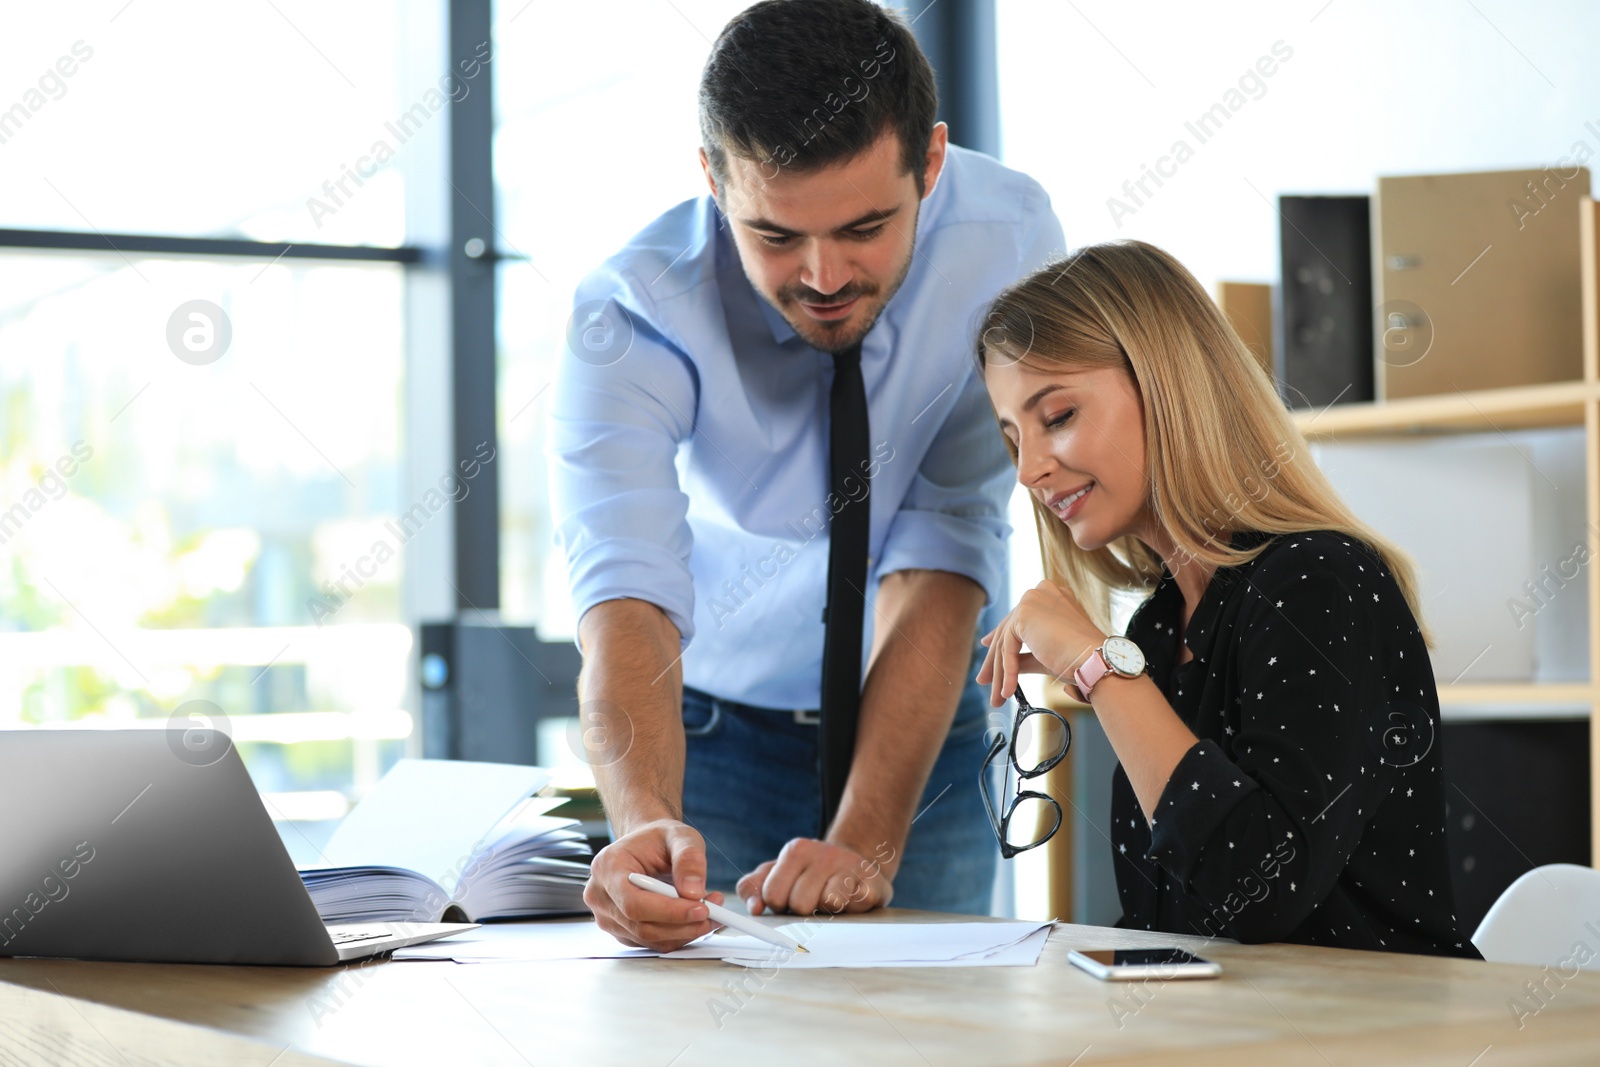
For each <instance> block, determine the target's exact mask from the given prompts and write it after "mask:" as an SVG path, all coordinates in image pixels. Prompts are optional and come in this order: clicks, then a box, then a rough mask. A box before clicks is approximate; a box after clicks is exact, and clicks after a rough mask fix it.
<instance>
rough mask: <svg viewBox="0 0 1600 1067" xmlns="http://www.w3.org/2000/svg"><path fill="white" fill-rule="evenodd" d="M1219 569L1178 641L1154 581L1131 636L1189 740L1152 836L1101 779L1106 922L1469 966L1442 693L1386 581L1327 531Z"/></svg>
mask: <svg viewBox="0 0 1600 1067" xmlns="http://www.w3.org/2000/svg"><path fill="white" fill-rule="evenodd" d="M1267 541H1273V542H1274V543H1273V544H1271V545H1270V546H1269V547H1268V548H1267V549H1266V550H1265V551H1264V552H1262V553H1261V555H1260V556H1258V557H1257V558H1256V559H1254V560H1252V561H1251V562H1249V563H1245V564H1243V565H1241V566H1239V567H1223V568H1219V569H1218V570H1217V572H1216V573H1215V574H1214V575H1213V576H1212V579H1211V583H1210V584H1209V585H1208V586H1207V587H1206V591H1205V594H1204V595H1203V596H1202V597H1201V600H1200V603H1199V605H1198V606H1197V607H1196V609H1195V611H1194V615H1193V617H1192V618H1191V619H1190V620H1189V623H1188V628H1187V632H1186V633H1184V634H1183V638H1184V640H1185V641H1186V643H1187V644H1188V646H1189V648H1190V650H1191V651H1192V652H1193V654H1194V658H1193V659H1191V660H1189V661H1188V662H1186V663H1182V664H1179V663H1178V662H1177V659H1178V651H1179V645H1178V639H1179V633H1178V628H1179V626H1180V625H1181V623H1182V619H1183V606H1184V602H1183V594H1182V593H1181V591H1180V590H1179V589H1178V586H1177V584H1176V583H1175V582H1174V581H1173V579H1172V576H1171V573H1170V572H1167V571H1164V572H1163V575H1162V578H1161V581H1160V582H1159V583H1158V584H1157V586H1156V588H1155V590H1154V592H1152V593H1151V595H1150V596H1149V597H1148V598H1147V599H1146V600H1145V601H1144V603H1143V604H1141V605H1140V606H1139V609H1138V610H1137V611H1136V612H1135V613H1134V616H1133V619H1132V620H1131V621H1130V622H1129V624H1128V636H1129V637H1130V638H1132V639H1133V641H1134V642H1136V643H1137V644H1138V645H1139V647H1140V648H1141V649H1142V650H1143V651H1144V654H1145V658H1146V661H1147V663H1148V664H1149V671H1150V676H1151V678H1152V679H1154V680H1155V682H1156V684H1157V685H1158V686H1160V687H1161V689H1162V692H1164V693H1165V694H1166V697H1167V700H1168V702H1169V703H1170V704H1171V705H1172V707H1173V709H1174V710H1175V711H1176V712H1177V713H1178V716H1179V717H1180V718H1181V719H1182V720H1183V721H1184V723H1185V724H1186V725H1187V726H1188V727H1189V729H1190V730H1192V731H1193V732H1194V735H1195V736H1196V737H1198V738H1199V739H1200V740H1199V741H1198V742H1197V743H1196V744H1195V745H1194V747H1192V748H1191V749H1189V751H1188V752H1187V753H1186V754H1185V755H1184V757H1183V759H1182V760H1181V761H1179V763H1178V766H1177V769H1176V770H1174V771H1173V772H1172V778H1171V779H1170V780H1169V781H1168V782H1167V785H1166V788H1165V789H1164V790H1163V791H1162V794H1161V799H1160V800H1159V802H1158V803H1157V806H1156V816H1155V818H1154V820H1152V822H1151V823H1150V824H1149V825H1147V824H1146V822H1145V818H1144V815H1143V813H1142V812H1141V810H1140V808H1139V804H1138V801H1137V800H1136V799H1135V797H1134V793H1133V787H1132V786H1131V785H1130V784H1129V782H1128V776H1127V774H1126V772H1124V770H1123V769H1122V767H1121V766H1120V765H1118V767H1117V769H1116V771H1115V773H1114V775H1113V777H1112V794H1111V797H1112V800H1111V813H1112V834H1111V838H1112V848H1113V862H1114V864H1115V869H1116V876H1117V888H1118V892H1119V894H1120V896H1121V900H1122V906H1123V916H1122V921H1121V923H1120V924H1119V925H1121V926H1125V927H1130V928H1133V929H1137V930H1161V931H1164V932H1167V933H1174V934H1199V935H1204V936H1219V937H1231V938H1236V939H1238V940H1240V941H1245V942H1261V941H1292V942H1298V943H1300V944H1308V945H1329V946H1337V947H1340V948H1360V949H1374V950H1378V951H1389V952H1418V953H1428V954H1436V955H1444V956H1464V957H1468V958H1472V959H1478V958H1481V957H1480V955H1479V953H1478V951H1477V949H1476V948H1474V947H1473V944H1472V942H1471V941H1470V940H1469V939H1468V936H1467V935H1466V934H1464V933H1463V932H1462V931H1461V928H1460V924H1459V923H1458V922H1457V920H1456V915H1455V902H1454V897H1453V894H1452V893H1451V890H1450V869H1449V860H1448V858H1447V856H1446V851H1445V836H1444V821H1445V814H1444V806H1445V797H1444V783H1443V778H1442V775H1441V772H1440V764H1439V745H1438V743H1437V741H1438V722H1439V697H1438V692H1437V690H1436V689H1435V687H1434V680H1433V669H1432V666H1431V664H1430V663H1429V660H1428V651H1427V647H1426V646H1425V645H1424V644H1423V641H1422V636H1421V634H1420V632H1419V631H1418V629H1417V624H1416V618H1415V616H1413V615H1412V613H1411V610H1410V608H1409V607H1408V605H1407V604H1406V601H1405V597H1404V595H1403V594H1402V593H1401V592H1400V587H1399V585H1397V584H1396V583H1395V580H1394V578H1393V577H1392V576H1391V575H1390V573H1389V571H1388V568H1387V567H1386V566H1385V565H1384V564H1383V562H1382V560H1381V558H1380V557H1378V556H1377V555H1376V554H1375V553H1374V552H1373V551H1372V550H1371V549H1370V548H1368V547H1367V546H1366V545H1365V544H1364V543H1363V542H1361V541H1359V540H1355V539H1353V538H1350V537H1347V536H1345V535H1343V534H1339V533H1336V532H1333V531H1316V532H1312V533H1298V534H1284V535H1277V536H1276V537H1274V536H1273V535H1268V534H1263V533H1257V532H1250V531H1245V532H1241V533H1237V534H1235V535H1234V537H1233V544H1234V545H1235V546H1236V547H1250V546H1254V545H1257V544H1261V543H1263V542H1267Z"/></svg>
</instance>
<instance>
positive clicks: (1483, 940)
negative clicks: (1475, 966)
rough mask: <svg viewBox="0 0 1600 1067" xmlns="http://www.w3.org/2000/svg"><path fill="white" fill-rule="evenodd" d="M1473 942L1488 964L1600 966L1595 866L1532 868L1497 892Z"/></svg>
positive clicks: (1599, 876)
mask: <svg viewBox="0 0 1600 1067" xmlns="http://www.w3.org/2000/svg"><path fill="white" fill-rule="evenodd" d="M1472 943H1473V944H1474V945H1477V946H1478V951H1479V952H1481V953H1483V958H1484V959H1486V960H1488V961H1489V962H1491V963H1526V964H1531V965H1533V966H1535V967H1539V966H1543V965H1546V964H1549V965H1550V966H1560V967H1562V968H1563V969H1570V968H1572V967H1573V966H1575V965H1576V966H1579V967H1583V968H1585V969H1587V970H1600V871H1597V870H1595V869H1594V868H1592V867H1579V866H1577V865H1576V864H1572V863H1552V864H1550V865H1548V866H1545V867H1535V868H1534V869H1533V870H1531V871H1529V872H1528V873H1527V874H1524V875H1523V876H1522V877H1521V878H1518V879H1517V880H1516V881H1515V882H1512V883H1511V884H1510V885H1509V886H1507V887H1506V891H1505V892H1504V893H1501V894H1500V899H1499V900H1497V901H1495V902H1494V907H1492V908H1490V909H1489V914H1487V915H1485V916H1484V917H1483V922H1481V923H1479V924H1478V930H1477V932H1476V933H1474V934H1473V935H1472Z"/></svg>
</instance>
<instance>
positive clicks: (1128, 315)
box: [978, 241, 1433, 647]
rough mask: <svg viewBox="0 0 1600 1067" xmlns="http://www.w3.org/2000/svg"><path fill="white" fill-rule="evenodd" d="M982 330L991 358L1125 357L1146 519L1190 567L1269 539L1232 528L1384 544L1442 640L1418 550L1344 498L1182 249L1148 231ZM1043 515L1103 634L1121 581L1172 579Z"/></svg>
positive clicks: (1088, 360) (1418, 610) (1019, 297)
mask: <svg viewBox="0 0 1600 1067" xmlns="http://www.w3.org/2000/svg"><path fill="white" fill-rule="evenodd" d="M984 325H985V329H984V330H983V333H982V335H981V336H980V337H979V339H978V363H979V366H980V368H986V367H987V366H988V365H989V363H990V362H992V361H996V360H1001V361H1008V362H1017V361H1020V362H1021V363H1022V364H1024V365H1025V366H1028V367H1030V368H1032V369H1034V370H1038V371H1043V372H1046V373H1050V372H1059V371H1064V370H1082V369H1090V368H1097V367H1120V368H1122V369H1123V370H1125V371H1126V372H1128V373H1129V374H1130V375H1131V376H1132V377H1133V381H1134V383H1135V386H1136V388H1137V389H1138V392H1139V396H1140V400H1141V406H1142V407H1143V410H1144V436H1145V466H1146V472H1147V477H1148V481H1149V508H1150V513H1151V515H1152V516H1153V517H1154V519H1155V521H1156V522H1157V523H1159V524H1160V526H1161V528H1162V529H1164V530H1165V531H1166V532H1167V534H1168V536H1169V537H1171V538H1172V541H1173V543H1174V545H1175V546H1176V547H1177V559H1178V560H1179V561H1181V562H1180V564H1179V565H1180V566H1181V565H1182V562H1187V561H1188V560H1191V559H1192V560H1195V561H1198V562H1200V563H1201V564H1203V565H1205V566H1208V567H1213V568H1215V567H1231V566H1238V565H1239V564H1241V563H1245V562H1247V561H1249V560H1252V559H1254V558H1255V557H1256V556H1258V555H1260V554H1261V553H1262V552H1264V551H1265V550H1266V548H1267V547H1268V546H1267V545H1266V544H1259V545H1255V546H1253V547H1249V548H1245V549H1235V548H1234V547H1233V545H1232V544H1231V543H1230V541H1229V540H1228V538H1227V537H1226V536H1224V534H1229V533H1232V532H1235V531H1239V530H1256V531H1260V532H1263V533H1267V534H1292V533H1300V532H1304V531H1310V530H1334V531H1337V532H1339V533H1342V534H1345V535H1346V536H1349V537H1351V538H1355V539H1358V540H1360V541H1362V542H1365V543H1366V545H1367V546H1368V547H1370V548H1371V549H1372V550H1373V551H1374V552H1376V553H1377V554H1378V556H1379V558H1380V559H1381V561H1382V562H1383V564H1384V565H1385V566H1387V567H1388V569H1389V572H1390V573H1391V574H1392V575H1394V579H1395V581H1396V582H1397V583H1398V584H1399V586H1400V590H1401V592H1402V593H1404V594H1405V598H1406V603H1407V604H1408V605H1410V608H1411V613H1412V615H1413V616H1415V617H1416V620H1417V626H1418V628H1419V629H1420V630H1421V631H1422V637H1423V640H1424V641H1425V642H1426V643H1427V645H1428V646H1429V647H1432V645H1433V640H1432V637H1431V635H1430V633H1429V631H1428V628H1427V626H1426V624H1425V623H1424V622H1423V618H1422V604H1421V601H1420V598H1419V597H1418V593H1417V581H1416V572H1415V566H1414V564H1413V563H1412V560H1411V557H1410V556H1409V555H1408V554H1407V553H1405V552H1404V551H1403V550H1401V549H1400V548H1399V547H1397V546H1396V545H1394V544H1393V543H1392V542H1390V541H1389V540H1388V539H1387V538H1384V537H1382V536H1381V535H1379V534H1378V533H1377V532H1376V531H1375V530H1373V529H1372V528H1371V527H1370V526H1368V525H1367V524H1366V523H1364V522H1362V521H1361V520H1360V519H1358V518H1356V516H1355V514H1354V513H1353V512H1352V511H1351V510H1350V509H1349V508H1348V507H1347V506H1345V503H1344V501H1342V500H1340V499H1339V494H1338V493H1337V492H1336V491H1335V490H1334V488H1333V486H1332V485H1331V484H1330V483H1329V481H1328V479H1327V477H1326V476H1325V475H1324V474H1323V473H1322V471H1321V469H1320V468H1318V466H1317V465H1316V462H1315V461H1314V460H1313V459H1312V457H1311V453H1310V450H1309V448H1308V447H1307V445H1306V441H1305V438H1304V437H1303V436H1301V433H1300V430H1299V428H1298V427H1297V426H1296V425H1295V423H1294V419H1293V418H1292V417H1291V416H1290V414H1289V412H1288V410H1287V409H1286V408H1285V406H1284V404H1283V401H1282V400H1281V399H1279V397H1278V393H1277V390H1276V389H1275V388H1274V386H1273V382H1272V379H1271V377H1270V376H1269V375H1268V374H1267V373H1266V372H1265V371H1264V370H1262V368H1261V365H1260V363H1258V362H1257V361H1256V357H1255V356H1254V355H1253V354H1252V353H1251V352H1250V350H1249V349H1247V348H1245V346H1244V344H1243V342H1241V341H1240V340H1239V337H1238V335H1237V334H1236V333H1234V331H1233V327H1232V326H1230V325H1229V324H1228V321H1227V319H1226V318H1225V317H1224V316H1223V314H1222V312H1221V311H1220V310H1219V309H1218V308H1217V305H1216V304H1215V303H1213V302H1212V300H1211V298H1210V297H1209V296H1208V295H1207V294H1206V291H1205V289H1203V288H1202V287H1201V285H1200V283H1199V282H1198V281H1196V280H1195V278H1194V276H1193V275H1192V274H1190V273H1189V272H1188V271H1187V270H1185V269H1184V267H1183V264H1181V263H1179V262H1178V261H1177V260H1176V259H1174V258H1173V257H1172V256H1171V255H1169V254H1167V253H1166V252H1164V251H1162V250H1161V249H1159V248H1156V247H1155V246H1154V245H1149V244H1145V243H1144V242H1142V241H1114V242H1110V243H1107V244H1098V245H1090V246H1089V247H1087V248H1082V249H1079V250H1078V251H1076V252H1074V253H1071V254H1070V255H1068V256H1067V257H1066V258H1065V259H1062V260H1058V261H1057V262H1055V263H1052V264H1050V265H1049V266H1046V267H1044V268H1043V269H1041V270H1039V271H1037V272H1036V273H1034V274H1032V275H1030V276H1029V277H1027V278H1024V279H1023V280H1022V281H1020V282H1017V283H1016V284H1015V285H1013V286H1011V287H1010V288H1008V289H1006V290H1004V291H1003V292H1001V294H1000V295H999V296H998V297H996V298H995V301H994V303H993V304H991V305H990V307H989V312H988V316H987V318H986V319H985V324H984ZM1008 447H1010V446H1009V444H1008ZM1011 458H1012V460H1013V461H1015V460H1016V458H1017V453H1016V449H1015V448H1014V447H1013V448H1011ZM1033 515H1034V522H1035V524H1036V525H1037V527H1038V530H1039V543H1040V545H1041V547H1042V549H1043V553H1044V571H1045V575H1046V577H1048V578H1049V579H1050V580H1052V581H1056V582H1060V583H1062V584H1064V585H1066V586H1067V587H1068V588H1069V589H1070V590H1071V591H1072V592H1073V594H1074V595H1075V596H1076V597H1077V598H1078V601H1079V603H1081V604H1082V605H1083V606H1084V609H1085V610H1086V611H1088V612H1089V614H1090V616H1091V617H1092V618H1093V619H1094V621H1095V622H1096V623H1097V624H1098V625H1099V626H1100V627H1101V629H1102V630H1103V631H1105V632H1107V633H1110V632H1111V629H1110V626H1109V615H1110V607H1109V601H1110V593H1111V591H1112V590H1113V589H1131V590H1140V591H1147V590H1149V589H1150V588H1151V587H1152V586H1154V585H1155V583H1156V582H1157V581H1158V580H1159V579H1160V577H1161V573H1162V567H1163V562H1162V559H1161V557H1160V556H1159V555H1158V554H1157V553H1156V552H1155V551H1154V550H1153V549H1151V548H1149V547H1147V546H1146V545H1145V544H1144V543H1143V542H1142V541H1140V540H1139V539H1138V538H1136V537H1134V536H1133V535H1131V534H1129V535H1126V536H1123V537H1121V538H1119V539H1118V540H1116V541H1115V542H1113V543H1111V544H1109V545H1106V546H1104V547H1102V548H1098V549H1095V550H1093V551H1084V550H1083V549H1080V548H1079V547H1078V546H1077V544H1076V543H1075V542H1074V541H1073V540H1072V534H1071V533H1070V532H1069V531H1068V529H1067V527H1066V524H1064V523H1063V522H1061V520H1060V519H1059V518H1057V517H1056V516H1055V515H1054V514H1053V513H1052V512H1050V511H1049V510H1048V509H1047V508H1045V507H1044V505H1043V504H1041V503H1040V502H1039V500H1038V498H1037V497H1035V498H1034V500H1033Z"/></svg>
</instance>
